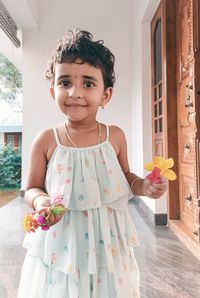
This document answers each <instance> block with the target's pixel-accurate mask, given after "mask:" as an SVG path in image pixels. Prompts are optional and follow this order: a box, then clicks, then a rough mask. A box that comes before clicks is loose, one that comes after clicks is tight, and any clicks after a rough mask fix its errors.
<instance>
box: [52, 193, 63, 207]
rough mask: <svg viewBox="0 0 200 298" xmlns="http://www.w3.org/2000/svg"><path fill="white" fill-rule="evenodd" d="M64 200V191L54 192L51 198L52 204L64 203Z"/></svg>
mask: <svg viewBox="0 0 200 298" xmlns="http://www.w3.org/2000/svg"><path fill="white" fill-rule="evenodd" d="M62 202H63V194H62V193H57V194H54V195H53V196H52V198H51V205H59V204H62Z"/></svg>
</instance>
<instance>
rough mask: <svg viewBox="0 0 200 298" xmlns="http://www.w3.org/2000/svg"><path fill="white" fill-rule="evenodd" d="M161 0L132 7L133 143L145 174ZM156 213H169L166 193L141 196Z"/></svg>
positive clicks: (134, 158)
mask: <svg viewBox="0 0 200 298" xmlns="http://www.w3.org/2000/svg"><path fill="white" fill-rule="evenodd" d="M159 2H160V1H159V0H140V1H135V2H134V7H132V10H131V11H132V16H131V19H132V26H131V28H132V31H131V49H132V55H131V65H132V72H131V144H132V148H133V151H132V152H133V155H132V168H133V169H134V171H135V172H136V173H137V174H138V175H141V176H145V175H146V174H147V172H145V171H144V163H146V162H149V161H151V159H152V124H151V39H150V22H151V20H152V17H153V15H154V13H155V11H156V9H157V7H158V5H159ZM142 200H143V201H144V202H145V203H146V204H147V205H148V206H149V207H150V208H151V210H152V211H153V212H155V213H167V204H166V196H165V195H164V196H163V197H162V198H161V199H159V200H152V199H149V198H145V197H144V198H142Z"/></svg>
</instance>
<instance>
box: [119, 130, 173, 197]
mask: <svg viewBox="0 0 200 298" xmlns="http://www.w3.org/2000/svg"><path fill="white" fill-rule="evenodd" d="M113 132H114V134H115V138H116V140H117V141H118V148H119V153H118V155H117V157H118V160H119V163H120V165H121V168H122V171H123V172H124V175H125V176H126V179H127V181H128V183H129V185H130V187H131V190H132V192H133V194H134V195H138V196H148V197H150V198H154V199H157V198H159V197H160V196H161V195H163V193H164V192H165V191H166V189H167V182H166V180H165V179H162V180H161V183H159V184H155V183H152V182H150V181H149V180H148V179H143V178H140V177H138V176H137V175H135V174H134V173H132V172H131V171H130V167H129V163H128V156H127V143H126V138H125V135H124V132H123V131H122V130H121V129H120V128H117V127H116V128H115V131H113Z"/></svg>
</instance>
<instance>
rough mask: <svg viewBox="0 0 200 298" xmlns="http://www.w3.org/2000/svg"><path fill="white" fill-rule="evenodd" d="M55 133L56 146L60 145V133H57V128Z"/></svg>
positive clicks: (54, 129)
mask: <svg viewBox="0 0 200 298" xmlns="http://www.w3.org/2000/svg"><path fill="white" fill-rule="evenodd" d="M53 133H54V137H55V140H56V144H57V145H60V142H59V138H58V133H57V130H56V128H55V127H53Z"/></svg>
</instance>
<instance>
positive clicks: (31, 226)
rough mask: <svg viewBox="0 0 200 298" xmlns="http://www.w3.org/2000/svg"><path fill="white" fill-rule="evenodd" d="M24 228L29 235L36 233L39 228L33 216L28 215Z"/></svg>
mask: <svg viewBox="0 0 200 298" xmlns="http://www.w3.org/2000/svg"><path fill="white" fill-rule="evenodd" d="M23 227H24V230H25V231H26V232H28V233H30V232H35V230H36V229H37V228H38V227H39V225H38V222H37V220H36V219H35V218H34V216H33V215H32V214H27V215H26V216H24V218H23Z"/></svg>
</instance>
